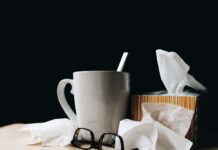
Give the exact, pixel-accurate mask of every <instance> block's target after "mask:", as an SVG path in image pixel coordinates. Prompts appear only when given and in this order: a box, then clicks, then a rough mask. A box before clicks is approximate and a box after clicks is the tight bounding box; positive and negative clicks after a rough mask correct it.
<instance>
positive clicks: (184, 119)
mask: <svg viewBox="0 0 218 150" xmlns="http://www.w3.org/2000/svg"><path fill="white" fill-rule="evenodd" d="M142 109H143V110H144V111H145V110H146V112H147V113H149V114H150V115H151V117H152V118H153V119H154V120H156V121H159V122H160V123H162V124H163V125H165V126H166V127H168V128H170V129H172V130H173V131H175V132H176V133H179V134H180V135H182V136H183V137H185V135H186V134H187V132H188V130H189V128H190V125H191V121H192V117H193V114H194V112H193V111H192V110H188V109H185V108H183V107H180V106H177V105H172V104H154V103H143V104H142Z"/></svg>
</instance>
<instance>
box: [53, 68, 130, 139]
mask: <svg viewBox="0 0 218 150" xmlns="http://www.w3.org/2000/svg"><path fill="white" fill-rule="evenodd" d="M129 81H130V75H129V73H126V72H116V71H80V72H74V73H73V80H72V79H63V80H61V81H60V82H59V84H58V87H57V95H58V99H59V102H60V104H61V106H62V108H63V110H64V111H65V113H66V114H67V116H68V117H69V118H70V119H71V120H74V121H75V120H77V121H78V125H79V127H84V128H88V129H91V130H92V131H93V132H94V134H95V139H96V141H97V140H98V139H99V137H100V136H101V134H102V133H107V132H111V133H117V131H118V127H119V122H120V120H122V119H123V118H124V116H125V113H126V108H127V100H128V96H129V90H130V84H129V83H130V82H129ZM67 84H71V86H72V90H71V93H72V94H73V95H74V101H75V108H76V114H77V115H75V113H74V112H73V111H72V109H71V108H70V106H69V105H68V103H67V101H66V98H65V95H64V89H65V86H66V85H67Z"/></svg>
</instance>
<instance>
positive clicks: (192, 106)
mask: <svg viewBox="0 0 218 150" xmlns="http://www.w3.org/2000/svg"><path fill="white" fill-rule="evenodd" d="M199 97H200V94H199V93H194V92H190V91H187V92H184V93H183V94H182V95H167V94H166V91H159V92H151V93H146V94H137V95H133V96H132V105H131V107H132V108H131V119H133V120H137V121H139V120H141V119H142V117H143V113H142V108H141V106H142V103H148V102H149V103H167V104H174V105H179V106H182V107H184V108H186V109H189V110H193V111H194V116H193V119H192V123H191V126H190V128H189V131H188V133H187V135H186V138H187V139H189V140H190V141H192V142H193V143H194V147H196V145H197V140H198V135H197V134H198V123H197V122H198V121H197V120H198V101H199Z"/></svg>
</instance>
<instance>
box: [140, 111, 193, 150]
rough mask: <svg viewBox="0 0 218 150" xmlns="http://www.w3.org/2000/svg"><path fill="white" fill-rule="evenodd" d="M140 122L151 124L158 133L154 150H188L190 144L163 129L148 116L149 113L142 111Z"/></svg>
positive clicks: (174, 133)
mask: <svg viewBox="0 0 218 150" xmlns="http://www.w3.org/2000/svg"><path fill="white" fill-rule="evenodd" d="M142 122H144V123H152V124H153V125H154V126H155V127H156V128H157V131H158V138H157V144H156V150H190V148H191V146H192V142H191V141H189V140H188V139H186V138H184V137H183V136H181V135H179V134H177V133H176V132H174V131H173V130H171V129H169V128H167V127H165V126H164V125H162V124H161V123H159V122H158V121H155V120H153V119H152V117H151V116H150V113H148V112H146V110H143V118H142Z"/></svg>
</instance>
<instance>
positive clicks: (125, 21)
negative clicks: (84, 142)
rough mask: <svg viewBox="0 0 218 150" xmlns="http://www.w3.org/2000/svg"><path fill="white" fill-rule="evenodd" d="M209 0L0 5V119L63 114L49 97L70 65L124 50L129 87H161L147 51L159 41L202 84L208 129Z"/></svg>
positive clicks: (213, 105)
mask: <svg viewBox="0 0 218 150" xmlns="http://www.w3.org/2000/svg"><path fill="white" fill-rule="evenodd" d="M215 6H216V5H215V4H210V3H206V4H205V3H200V2H198V3H192V4H191V3H176V4H175V3H170V4H167V3H156V4H149V3H139V2H131V1H130V2H128V1H125V2H106V1H105V2H93V1H90V2H81V3H79V2H71V3H68V2H63V3H55V2H52V3H40V4H39V3H21V2H19V3H13V4H10V5H1V7H2V8H1V13H0V16H1V22H0V24H1V25H0V26H1V32H0V70H1V72H0V75H1V76H0V85H1V91H0V93H1V95H0V96H1V97H0V125H6V124H10V123H17V122H22V123H29V122H42V121H47V120H51V119H54V118H62V117H66V115H65V114H64V112H63V110H62V109H61V107H60V106H59V103H58V100H57V96H56V87H57V84H58V82H59V81H60V80H61V79H63V78H72V73H73V72H74V71H81V70H115V69H116V68H117V66H118V63H119V60H120V58H121V55H122V53H123V52H124V51H128V52H129V57H128V60H127V63H126V66H125V69H124V70H125V71H128V72H130V73H131V93H143V92H148V91H157V90H163V89H165V88H164V85H163V84H162V82H161V80H160V76H159V72H158V66H157V62H156V55H155V50H156V49H159V48H161V49H164V50H167V51H175V52H177V53H178V54H179V55H180V56H181V57H182V58H183V59H184V60H185V61H186V62H187V63H188V64H189V65H190V66H191V70H190V71H189V72H190V74H192V75H194V76H195V77H196V79H197V80H199V81H200V82H201V83H202V84H204V85H205V86H206V87H207V88H208V89H209V91H210V98H209V99H207V100H205V103H204V108H202V109H204V110H205V111H204V113H203V114H202V118H203V119H202V120H203V122H204V125H203V127H204V129H205V130H206V131H208V132H210V133H211V132H212V133H214V134H216V132H218V129H217V128H216V127H217V126H218V122H217V117H216V116H217V114H218V110H217V104H218V100H217V97H215V95H216V91H217V90H218V89H217V81H218V79H217V77H218V76H217V59H218V58H217V52H216V51H217V36H218V23H217V17H218V10H217V9H216V7H215ZM66 90H67V91H69V90H70V86H68V87H67V89H66ZM68 93H69V92H66V94H67V98H68V100H69V101H71V105H72V106H73V96H72V95H70V94H68ZM217 135H218V134H217Z"/></svg>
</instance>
